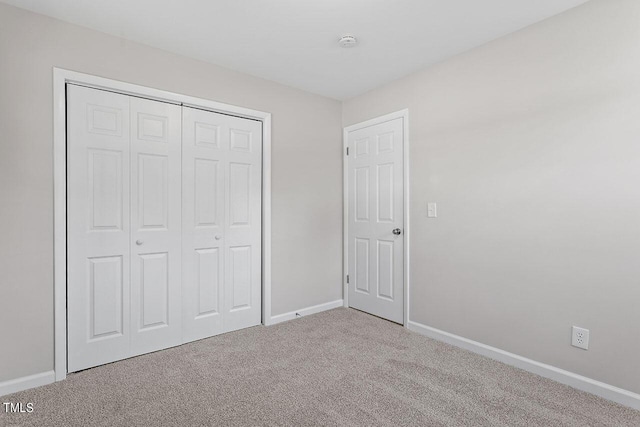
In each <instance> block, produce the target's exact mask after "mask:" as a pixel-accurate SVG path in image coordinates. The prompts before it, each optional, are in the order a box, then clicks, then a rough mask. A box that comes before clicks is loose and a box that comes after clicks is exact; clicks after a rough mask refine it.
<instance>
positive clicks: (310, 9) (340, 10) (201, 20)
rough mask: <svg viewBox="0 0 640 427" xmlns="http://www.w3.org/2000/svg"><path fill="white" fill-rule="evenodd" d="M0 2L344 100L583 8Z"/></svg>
mask: <svg viewBox="0 0 640 427" xmlns="http://www.w3.org/2000/svg"><path fill="white" fill-rule="evenodd" d="M0 1H3V2H4V3H9V4H12V5H14V6H18V7H21V8H24V9H28V10H32V11H34V12H38V13H42V14H45V15H49V16H53V17H55V18H58V19H61V20H64V21H67V22H71V23H74V24H79V25H82V26H85V27H89V28H93V29H96V30H99V31H102V32H105V33H109V34H113V35H116V36H119V37H123V38H126V39H129V40H133V41H137V42H140V43H144V44H147V45H151V46H155V47H158V48H161V49H164V50H167V51H170V52H174V53H178V54H182V55H185V56H189V57H192V58H197V59H200V60H203V61H207V62H211V63H214V64H218V65H221V66H224V67H227V68H231V69H234V70H238V71H241V72H244V73H248V74H252V75H255V76H259V77H263V78H265V79H268V80H273V81H276V82H279V83H283V84H285V85H289V86H293V87H297V88H300V89H303V90H306V91H309V92H313V93H317V94H320V95H324V96H327V97H331V98H335V99H340V100H343V99H348V98H351V97H354V96H356V95H359V94H361V93H364V92H366V91H368V90H370V89H373V88H375V87H378V86H380V85H382V84H384V83H387V82H390V81H392V80H395V79H397V78H399V77H402V76H405V75H407V74H410V73H411V72H413V71H416V70H418V69H420V68H423V67H426V66H429V65H432V64H435V63H437V62H440V61H442V60H444V59H446V58H448V57H451V56H453V55H455V54H458V53H460V52H463V51H466V50H469V49H471V48H473V47H476V46H479V45H482V44H484V43H486V42H488V41H490V40H493V39H496V38H498V37H501V36H503V35H505V34H508V33H511V32H513V31H516V30H518V29H521V28H524V27H526V26H528V25H530V24H533V23H535V22H538V21H541V20H543V19H545V18H548V17H550V16H553V15H555V14H558V13H560V12H562V11H565V10H567V9H570V8H572V7H574V6H577V5H579V4H582V3H585V2H586V0H107V1H97V0H0ZM346 33H351V34H353V35H355V36H356V37H357V38H358V41H359V45H358V46H357V47H355V48H351V49H344V48H340V47H339V46H338V39H339V38H340V36H342V35H343V34H346Z"/></svg>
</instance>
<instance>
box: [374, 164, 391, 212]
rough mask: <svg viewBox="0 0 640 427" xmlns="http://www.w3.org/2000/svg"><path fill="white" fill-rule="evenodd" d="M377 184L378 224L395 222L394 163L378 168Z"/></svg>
mask: <svg viewBox="0 0 640 427" xmlns="http://www.w3.org/2000/svg"><path fill="white" fill-rule="evenodd" d="M376 183H377V187H378V188H377V190H378V194H377V196H378V197H377V199H378V201H377V204H376V205H377V211H378V212H377V213H378V222H384V223H392V222H393V221H394V215H393V202H394V186H393V163H384V164H381V165H377V167H376Z"/></svg>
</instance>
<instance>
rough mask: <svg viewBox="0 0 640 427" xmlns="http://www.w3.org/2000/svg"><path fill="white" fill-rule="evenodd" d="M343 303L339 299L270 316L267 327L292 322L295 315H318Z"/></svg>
mask: <svg viewBox="0 0 640 427" xmlns="http://www.w3.org/2000/svg"><path fill="white" fill-rule="evenodd" d="M343 304H344V301H343V300H341V299H339V300H335V301H331V302H327V303H324V304H318V305H314V306H312V307H307V308H301V309H300V310H296V311H290V312H289V313H284V314H278V315H277V316H271V319H269V321H267V323H266V324H267V326H269V325H275V324H276V323H281V322H286V321H287V320H293V319H295V318H296V317H298V316H297V315H298V314H299V315H300V316H308V315H310V314H315V313H320V312H321V311H326V310H331V309H333V308H337V307H342V306H343Z"/></svg>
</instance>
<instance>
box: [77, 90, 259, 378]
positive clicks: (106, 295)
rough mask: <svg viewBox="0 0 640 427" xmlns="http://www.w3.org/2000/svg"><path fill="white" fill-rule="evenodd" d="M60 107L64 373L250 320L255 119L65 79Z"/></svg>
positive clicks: (255, 289)
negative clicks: (63, 131) (63, 118)
mask: <svg viewBox="0 0 640 427" xmlns="http://www.w3.org/2000/svg"><path fill="white" fill-rule="evenodd" d="M183 110H184V116H185V119H184V124H183V122H182V115H183ZM67 117H68V119H67V252H68V253H67V263H68V265H67V306H68V307H67V325H68V326H67V328H68V371H69V372H73V371H78V370H81V369H86V368H89V367H92V366H97V365H100V364H104V363H109V362H113V361H116V360H120V359H123V358H126V357H131V356H135V355H139V354H142V353H147V352H151V351H155V350H160V349H163V348H167V347H171V346H175V345H178V344H181V343H183V342H187V341H191V340H194V339H199V338H204V337H208V336H212V335H215V334H218V333H221V332H225V331H230V330H234V329H239V328H243V327H248V326H254V325H257V324H259V323H260V315H261V306H260V302H261V293H260V290H261V176H262V173H261V164H262V161H261V158H262V156H261V149H262V140H261V124H260V122H256V121H252V120H248V119H240V118H236V117H230V116H226V115H222V114H216V113H211V112H205V111H198V110H192V109H188V108H183V107H181V106H179V105H174V104H169V103H163V102H158V101H152V100H147V99H142V98H136V97H130V96H127V95H122V94H117V93H112V92H107V91H102V90H97V89H90V88H85V87H80V86H75V85H68V87H67Z"/></svg>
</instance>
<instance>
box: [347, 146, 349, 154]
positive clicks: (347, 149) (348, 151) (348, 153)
mask: <svg viewBox="0 0 640 427" xmlns="http://www.w3.org/2000/svg"><path fill="white" fill-rule="evenodd" d="M348 155H349V147H347V156H348Z"/></svg>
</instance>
